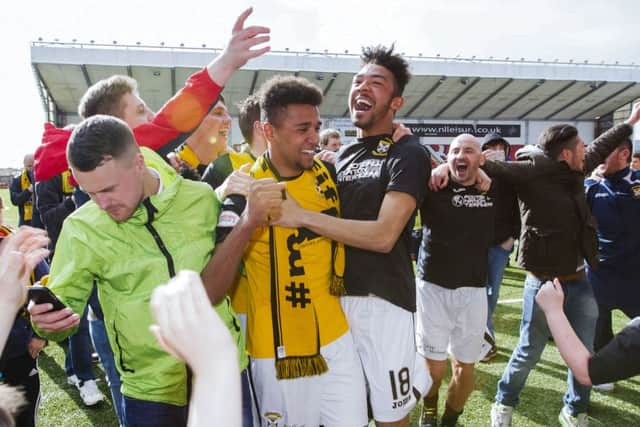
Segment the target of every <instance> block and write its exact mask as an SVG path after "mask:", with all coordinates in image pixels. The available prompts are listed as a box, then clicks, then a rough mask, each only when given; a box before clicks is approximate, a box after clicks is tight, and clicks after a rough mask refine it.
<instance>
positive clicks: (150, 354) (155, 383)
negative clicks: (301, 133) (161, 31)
mask: <svg viewBox="0 0 640 427" xmlns="http://www.w3.org/2000/svg"><path fill="white" fill-rule="evenodd" d="M250 12H251V10H250V9H249V10H247V11H245V13H243V14H242V15H241V16H240V18H238V20H237V22H236V24H235V26H234V29H233V36H232V38H231V41H230V43H229V45H228V46H227V48H226V49H225V50H224V52H223V53H222V54H221V55H220V56H219V57H218V58H217V59H216V60H215V61H214V64H213V66H210V67H209V70H210V71H211V70H213V72H212V75H211V78H212V80H213V81H215V82H216V83H218V84H223V83H224V82H225V81H226V79H227V78H228V77H229V76H230V75H231V73H232V72H233V71H234V70H236V69H238V68H239V67H241V66H242V65H244V64H245V63H246V62H247V61H248V60H249V59H250V58H253V57H255V56H258V55H259V54H261V53H262V52H264V51H265V49H266V48H262V49H258V50H252V48H253V47H254V46H256V45H258V44H263V43H264V42H266V41H268V37H267V36H264V34H266V33H268V31H269V30H268V29H267V28H264V27H248V28H244V21H245V20H246V18H247V17H248V15H249V14H250ZM67 159H68V161H69V164H70V165H71V168H72V170H73V173H74V176H75V178H76V180H77V182H78V184H79V185H80V186H81V187H82V188H83V189H84V190H85V191H86V192H87V193H88V194H89V196H90V197H91V199H92V201H93V202H90V203H86V204H85V205H83V206H82V207H81V208H79V209H78V210H76V211H75V212H74V213H73V214H72V215H71V216H69V217H68V218H67V220H66V222H65V226H64V229H63V231H62V233H61V236H60V239H59V241H58V249H59V250H58V251H57V253H56V256H55V257H54V260H53V264H52V271H51V280H50V285H49V286H50V288H51V289H52V290H53V291H54V293H55V294H56V295H57V296H58V297H59V298H60V300H61V301H62V302H63V303H65V304H66V305H67V306H68V308H65V309H63V310H59V311H51V309H52V306H51V305H50V304H43V305H38V304H34V305H31V307H30V312H31V314H32V320H33V323H34V325H35V326H36V327H37V329H38V330H39V331H40V332H42V333H43V334H45V335H47V336H48V337H50V338H51V339H56V340H57V339H61V338H64V337H65V336H68V335H69V334H70V333H72V332H73V329H74V328H75V327H76V326H77V324H78V322H79V316H78V314H77V313H82V312H83V309H84V307H85V305H86V302H87V299H88V298H89V295H90V293H91V289H92V286H93V281H94V280H96V281H97V283H98V292H99V296H100V300H101V302H102V306H103V310H104V317H105V323H106V326H107V333H108V337H109V342H110V344H111V347H112V349H113V352H114V355H115V360H116V365H117V367H118V370H119V372H120V374H121V377H122V392H123V395H124V403H123V409H124V414H125V415H124V416H125V419H126V423H127V425H128V426H139V425H154V426H183V425H186V420H187V409H186V404H187V394H188V391H187V386H188V379H187V370H186V367H185V365H184V363H180V362H179V361H177V360H176V359H174V358H172V357H171V356H169V355H167V354H166V353H165V352H164V351H163V350H162V349H161V348H160V347H159V345H158V344H157V343H156V342H155V339H154V337H153V335H152V334H150V333H149V331H148V326H149V325H150V324H151V323H152V319H151V313H150V310H149V300H150V297H151V292H152V290H153V289H154V288H155V286H157V285H158V284H159V283H163V282H166V281H167V280H168V279H169V278H170V277H173V276H174V275H175V274H176V273H177V271H179V270H181V269H190V270H194V271H202V270H203V268H204V267H205V266H206V265H207V262H208V261H209V258H210V257H211V253H212V250H213V246H214V233H213V231H214V229H215V225H216V220H217V213H218V202H217V201H216V198H215V194H214V193H213V192H212V191H211V189H210V188H208V186H206V185H205V184H202V183H198V182H191V181H186V180H184V179H182V178H181V177H179V176H177V175H176V173H175V170H173V168H171V167H170V166H169V165H168V164H167V163H166V162H165V161H164V160H163V159H162V158H161V157H160V156H158V155H157V154H155V153H153V152H151V151H150V150H147V149H143V151H140V149H139V147H138V145H137V144H136V141H135V138H134V135H133V133H132V131H131V129H130V128H129V127H128V126H127V124H126V123H125V122H124V121H122V120H120V119H117V118H115V117H110V116H101V115H96V116H93V117H91V118H89V119H87V120H85V121H84V122H82V123H81V124H80V125H78V126H77V127H76V129H75V130H74V133H73V134H72V137H71V140H70V141H69V144H68V147H67ZM277 195H278V197H279V198H280V199H281V194H280V192H277ZM249 199H250V200H251V201H252V202H253V198H252V197H251V196H249ZM252 205H253V206H252V208H251V209H249V212H254V213H255V215H258V216H261V220H262V219H263V218H264V217H265V216H266V212H262V211H260V209H259V208H260V206H261V205H260V203H259V202H253V203H252ZM187 210H188V211H189V215H185V212H186V211H187ZM225 291H226V289H220V290H219V292H218V291H215V292H210V293H209V298H210V299H211V300H212V302H215V303H218V304H217V305H216V310H217V311H218V313H219V314H220V316H221V317H222V318H223V320H224V321H225V323H226V326H227V328H229V330H230V332H231V334H232V335H233V337H234V339H235V342H236V344H237V345H238V354H239V356H240V358H241V360H240V364H241V367H242V368H244V366H245V365H246V355H245V353H244V343H243V342H242V339H241V337H240V334H239V327H238V321H237V319H236V318H235V315H234V314H233V311H232V310H231V308H230V306H229V302H228V298H225V297H224V293H225Z"/></svg>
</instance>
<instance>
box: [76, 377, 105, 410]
mask: <svg viewBox="0 0 640 427" xmlns="http://www.w3.org/2000/svg"><path fill="white" fill-rule="evenodd" d="M77 387H78V391H80V398H82V401H83V402H84V404H85V405H87V406H93V405H95V404H96V403H98V402H102V401H103V400H104V394H102V393H101V392H100V390H98V386H97V385H96V382H95V380H87V381H81V382H79V383H78V385H77Z"/></svg>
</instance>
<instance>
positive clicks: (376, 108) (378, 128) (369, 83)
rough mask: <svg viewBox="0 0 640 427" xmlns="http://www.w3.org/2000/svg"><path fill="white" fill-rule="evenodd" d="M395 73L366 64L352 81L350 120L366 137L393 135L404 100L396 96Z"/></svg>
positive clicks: (379, 66) (378, 66) (381, 67)
mask: <svg viewBox="0 0 640 427" xmlns="http://www.w3.org/2000/svg"><path fill="white" fill-rule="evenodd" d="M395 91H396V87H395V80H394V77H393V74H392V73H391V72H390V71H389V70H387V69H386V68H385V67H383V66H381V65H376V64H366V65H365V66H364V67H363V68H362V69H361V70H360V71H359V72H358V74H356V75H355V77H354V78H353V83H352V85H351V90H350V92H349V111H350V113H351V121H352V122H353V124H354V125H355V126H356V127H358V128H360V129H361V130H362V133H363V136H368V135H377V134H382V133H390V132H391V130H392V128H391V126H392V122H393V117H394V114H395V112H396V111H397V110H399V109H400V108H401V107H402V104H403V99H402V97H399V96H394V94H395Z"/></svg>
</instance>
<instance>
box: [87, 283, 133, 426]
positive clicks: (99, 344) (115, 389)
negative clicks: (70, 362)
mask: <svg viewBox="0 0 640 427" xmlns="http://www.w3.org/2000/svg"><path fill="white" fill-rule="evenodd" d="M89 305H90V306H91V309H92V310H93V314H95V316H96V318H97V320H91V321H90V322H89V327H90V330H91V340H92V341H93V346H94V347H95V349H96V351H97V352H98V356H100V363H101V364H102V369H103V370H104V372H105V374H107V381H108V383H109V390H110V391H111V401H112V402H113V408H114V409H115V411H116V416H117V417H118V420H119V422H120V426H124V425H125V420H124V415H123V414H122V393H121V392H120V385H121V382H120V374H119V373H118V370H117V369H116V364H115V361H114V359H113V351H111V346H110V345H109V340H108V338H107V331H106V329H105V327H104V315H103V314H102V307H100V302H99V301H98V292H97V289H96V287H95V286H94V287H93V292H92V293H91V297H90V298H89Z"/></svg>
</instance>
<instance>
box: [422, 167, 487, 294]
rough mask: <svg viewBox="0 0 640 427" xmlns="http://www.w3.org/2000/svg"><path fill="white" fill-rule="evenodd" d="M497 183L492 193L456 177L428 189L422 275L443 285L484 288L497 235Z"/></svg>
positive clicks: (424, 220)
mask: <svg viewBox="0 0 640 427" xmlns="http://www.w3.org/2000/svg"><path fill="white" fill-rule="evenodd" d="M494 195H495V185H492V186H491V189H490V190H489V192H488V193H480V192H479V191H478V190H477V189H476V188H475V186H469V187H465V186H462V185H460V184H458V183H456V182H454V181H453V180H452V179H449V185H447V187H446V188H444V189H442V190H440V191H437V192H432V191H428V192H427V194H426V195H425V198H424V202H423V203H422V206H421V208H420V216H421V218H422V230H423V231H422V244H421V246H420V254H419V256H418V277H419V278H421V279H422V280H426V281H428V282H431V283H435V284H437V285H439V286H442V287H443V288H447V289H457V288H461V287H464V286H469V287H475V288H482V287H484V286H485V285H486V281H487V257H488V251H489V247H490V246H491V244H492V242H493V238H494V223H495V219H494V218H495V196H494Z"/></svg>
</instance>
